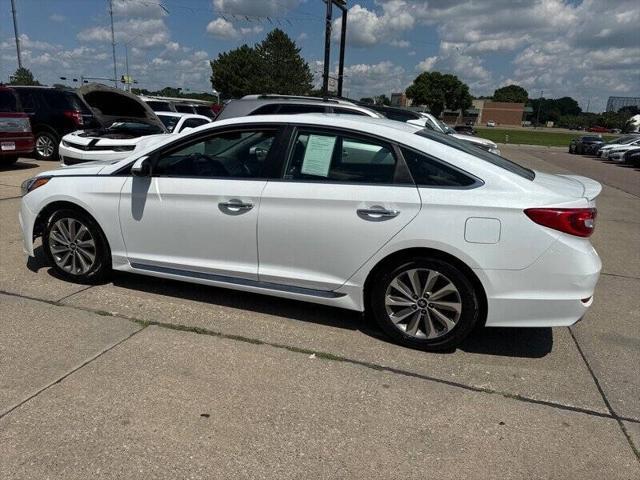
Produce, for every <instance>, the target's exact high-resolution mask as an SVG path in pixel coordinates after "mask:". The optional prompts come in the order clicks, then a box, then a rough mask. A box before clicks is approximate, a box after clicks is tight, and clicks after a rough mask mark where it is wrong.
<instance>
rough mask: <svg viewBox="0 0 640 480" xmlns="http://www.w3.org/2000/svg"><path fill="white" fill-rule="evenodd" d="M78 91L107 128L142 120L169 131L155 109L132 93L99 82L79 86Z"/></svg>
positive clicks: (163, 130)
mask: <svg viewBox="0 0 640 480" xmlns="http://www.w3.org/2000/svg"><path fill="white" fill-rule="evenodd" d="M77 93H78V95H79V96H80V97H82V99H83V100H84V102H85V103H86V104H87V105H88V106H89V108H91V111H92V112H93V114H94V116H95V117H96V119H97V120H98V121H99V122H100V123H101V124H102V125H103V126H104V127H105V128H107V127H109V126H110V125H112V124H113V123H115V122H141V123H146V124H149V125H153V126H156V127H158V128H159V129H160V130H161V131H162V132H165V133H167V129H166V128H165V126H164V124H163V123H162V121H161V120H160V119H159V118H158V116H157V115H156V114H155V113H154V112H153V110H151V108H149V106H148V105H147V104H146V103H144V102H143V101H142V100H140V98H138V97H137V96H135V95H133V94H131V93H128V92H125V91H123V90H118V89H116V88H112V87H107V86H106V85H101V84H99V83H90V84H88V85H85V86H83V87H81V88H79V89H78V91H77Z"/></svg>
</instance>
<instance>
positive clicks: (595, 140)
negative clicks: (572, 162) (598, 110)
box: [569, 135, 604, 155]
mask: <svg viewBox="0 0 640 480" xmlns="http://www.w3.org/2000/svg"><path fill="white" fill-rule="evenodd" d="M601 145H604V140H602V137H601V136H600V135H583V136H582V137H576V138H574V139H572V140H571V142H570V143H569V153H576V154H578V155H584V154H585V153H586V151H587V148H591V147H593V146H601Z"/></svg>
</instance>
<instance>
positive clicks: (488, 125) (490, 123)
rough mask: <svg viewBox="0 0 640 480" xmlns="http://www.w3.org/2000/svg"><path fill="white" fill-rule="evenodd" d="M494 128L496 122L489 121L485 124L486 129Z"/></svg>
mask: <svg viewBox="0 0 640 480" xmlns="http://www.w3.org/2000/svg"><path fill="white" fill-rule="evenodd" d="M495 126H496V122H494V121H493V120H489V121H488V122H487V127H495Z"/></svg>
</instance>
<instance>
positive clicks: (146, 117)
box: [60, 84, 211, 165]
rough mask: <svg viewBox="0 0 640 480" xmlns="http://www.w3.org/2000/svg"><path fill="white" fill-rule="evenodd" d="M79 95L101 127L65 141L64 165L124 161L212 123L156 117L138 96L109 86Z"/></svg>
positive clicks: (92, 87) (98, 86) (198, 118)
mask: <svg viewBox="0 0 640 480" xmlns="http://www.w3.org/2000/svg"><path fill="white" fill-rule="evenodd" d="M78 95H79V96H80V97H81V98H82V99H83V100H84V102H85V103H86V104H87V105H88V106H89V108H90V109H91V110H92V111H93V112H94V115H95V118H96V119H97V120H98V122H99V123H100V127H99V128H93V129H89V130H78V131H76V132H72V133H69V134H67V135H65V136H64V137H63V138H62V142H61V143H60V158H61V161H62V164H63V165H74V164H77V163H84V162H90V161H97V160H102V161H114V160H121V159H123V158H125V157H127V156H129V155H134V154H135V153H136V152H137V151H139V150H140V149H142V148H144V147H146V146H148V145H150V144H152V143H154V142H157V141H158V140H161V139H163V138H164V137H165V136H166V135H169V134H178V133H180V132H182V131H184V130H185V129H189V128H195V127H198V126H200V125H204V124H205V123H210V122H211V119H210V118H208V117H204V116H202V115H192V114H186V113H175V112H162V113H158V114H156V113H155V112H153V111H152V110H151V109H150V108H149V106H148V105H147V104H146V103H145V102H144V101H142V100H141V99H140V98H138V97H137V96H135V95H132V94H130V93H127V92H125V91H123V90H119V89H115V88H112V87H107V86H106V85H101V84H89V85H85V86H83V87H82V88H80V89H78Z"/></svg>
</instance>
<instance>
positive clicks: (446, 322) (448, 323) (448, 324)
mask: <svg viewBox="0 0 640 480" xmlns="http://www.w3.org/2000/svg"><path fill="white" fill-rule="evenodd" d="M430 313H431V314H432V315H433V316H434V317H435V319H436V320H437V321H438V322H440V323H441V324H442V326H444V327H445V328H446V329H447V330H451V329H452V328H453V327H455V326H456V322H454V321H453V320H451V319H450V318H449V317H447V316H446V315H444V314H442V313H440V312H439V311H437V310H436V309H435V308H432V309H431V312H430Z"/></svg>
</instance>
